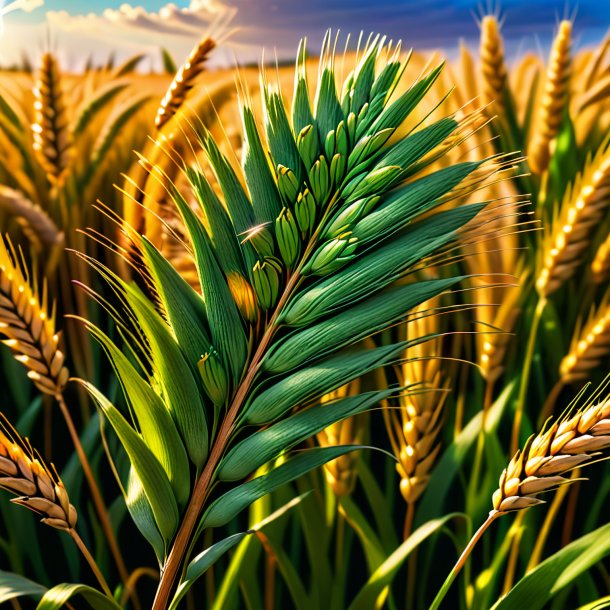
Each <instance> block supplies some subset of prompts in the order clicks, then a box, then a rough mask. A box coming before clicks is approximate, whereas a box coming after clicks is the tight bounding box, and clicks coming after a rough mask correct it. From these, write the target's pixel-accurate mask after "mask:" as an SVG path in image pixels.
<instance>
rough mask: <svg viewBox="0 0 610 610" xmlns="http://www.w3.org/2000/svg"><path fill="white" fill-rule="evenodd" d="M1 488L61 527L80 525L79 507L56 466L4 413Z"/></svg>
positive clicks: (0, 435) (0, 423)
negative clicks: (41, 455) (72, 501)
mask: <svg viewBox="0 0 610 610" xmlns="http://www.w3.org/2000/svg"><path fill="white" fill-rule="evenodd" d="M0 427H1V428H2V429H3V430H4V431H3V430H0V487H2V488H3V489H6V490H8V491H10V492H11V493H13V494H15V495H16V496H18V497H17V498H14V499H13V500H11V502H13V503H14V504H19V505H20V506H25V507H26V508H29V509H30V510H32V511H34V512H35V513H38V514H39V515H41V516H42V523H45V524H46V525H50V526H51V527H54V528H56V529H60V530H70V529H72V528H74V526H75V525H76V519H77V515H76V509H75V508H74V506H72V504H70V501H69V498H68V493H67V491H66V488H65V487H64V485H63V483H62V482H61V479H60V478H59V477H58V476H57V474H56V472H55V469H54V468H52V467H51V468H48V467H47V466H46V465H45V464H44V462H43V461H42V460H41V459H40V458H39V457H38V456H37V455H36V454H35V452H34V451H33V449H32V448H31V447H30V445H29V443H28V442H27V439H26V440H25V441H24V440H23V439H21V438H20V437H19V435H18V434H17V432H16V431H15V430H14V429H13V428H12V426H10V424H9V423H8V422H7V421H6V418H4V416H2V418H1V419H0Z"/></svg>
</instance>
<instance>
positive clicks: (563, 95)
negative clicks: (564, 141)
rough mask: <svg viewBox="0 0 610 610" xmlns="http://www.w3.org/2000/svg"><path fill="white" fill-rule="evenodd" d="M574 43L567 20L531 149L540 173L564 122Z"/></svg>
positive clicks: (557, 42) (531, 160)
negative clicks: (572, 45)
mask: <svg viewBox="0 0 610 610" xmlns="http://www.w3.org/2000/svg"><path fill="white" fill-rule="evenodd" d="M571 44H572V22H571V21H567V20H564V21H562V22H561V23H560V24H559V32H558V33H557V36H556V37H555V40H554V41H553V47H552V49H551V55H550V58H549V65H548V68H547V73H546V84H545V88H544V92H543V95H542V100H541V102H540V108H539V111H538V118H537V121H536V124H535V132H534V134H533V136H532V140H531V144H530V146H529V147H528V157H529V165H530V168H531V169H532V171H534V172H535V173H537V174H541V173H542V172H544V171H545V170H546V168H547V166H548V164H549V159H550V156H551V144H552V142H553V140H554V139H555V138H556V137H557V134H558V133H559V128H560V127H561V123H562V121H563V115H564V111H565V109H566V104H567V98H568V89H569V82H570V73H571Z"/></svg>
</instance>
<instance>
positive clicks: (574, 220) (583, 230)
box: [536, 142, 610, 297]
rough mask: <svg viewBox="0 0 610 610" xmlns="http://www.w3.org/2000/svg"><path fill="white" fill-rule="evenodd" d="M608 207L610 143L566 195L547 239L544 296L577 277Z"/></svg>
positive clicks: (540, 284) (541, 289) (541, 279)
mask: <svg viewBox="0 0 610 610" xmlns="http://www.w3.org/2000/svg"><path fill="white" fill-rule="evenodd" d="M608 204H610V146H608V143H607V142H606V143H605V144H604V145H602V146H601V147H600V149H599V151H598V153H597V154H596V155H595V156H594V157H593V158H592V159H590V160H588V162H587V163H586V165H585V168H584V170H583V171H582V173H581V174H579V176H578V177H577V178H576V180H575V181H574V184H573V185H572V186H571V188H569V189H568V190H567V191H566V194H565V196H564V200H563V202H562V205H561V212H560V214H559V216H558V217H557V218H555V220H554V222H553V223H552V229H551V232H550V234H549V236H548V237H547V238H546V239H545V243H544V246H543V256H542V268H541V270H540V273H539V275H538V279H537V281H536V287H537V289H538V292H539V293H540V295H541V296H543V297H547V296H548V295H550V294H551V293H553V292H554V291H555V290H557V289H558V288H559V287H560V286H561V285H562V284H563V283H564V282H565V281H566V280H568V279H569V278H570V277H571V276H572V275H573V274H574V272H575V270H576V268H577V267H578V265H579V264H580V263H581V259H582V255H583V253H584V252H585V250H586V249H587V248H588V247H589V237H590V235H591V233H592V232H593V230H594V229H595V227H596V225H597V223H598V222H599V220H600V219H601V217H602V212H603V210H604V209H605V208H606V207H607V206H608Z"/></svg>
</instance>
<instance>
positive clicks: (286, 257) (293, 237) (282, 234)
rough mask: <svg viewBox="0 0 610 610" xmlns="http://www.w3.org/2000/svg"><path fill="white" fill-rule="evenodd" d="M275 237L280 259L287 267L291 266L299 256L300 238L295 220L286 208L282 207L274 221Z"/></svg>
mask: <svg viewBox="0 0 610 610" xmlns="http://www.w3.org/2000/svg"><path fill="white" fill-rule="evenodd" d="M275 238H276V240H277V244H278V247H279V249H280V254H281V255H282V260H283V261H284V263H286V266H287V267H291V266H292V265H294V263H295V262H296V260H297V257H298V256H299V251H300V245H301V240H300V238H299V229H298V226H297V222H296V220H295V219H294V216H293V215H292V212H291V211H290V210H289V209H288V208H282V211H281V212H280V215H279V216H278V217H277V220H276V221H275Z"/></svg>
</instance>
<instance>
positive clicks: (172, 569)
mask: <svg viewBox="0 0 610 610" xmlns="http://www.w3.org/2000/svg"><path fill="white" fill-rule="evenodd" d="M298 281H299V274H298V272H295V273H294V274H293V275H292V276H291V278H290V280H289V281H288V284H287V285H286V290H285V291H284V293H283V295H282V297H281V298H280V301H279V302H278V304H277V307H276V309H275V312H274V314H273V316H272V318H271V320H270V322H269V326H268V327H267V330H266V331H265V333H264V334H263V337H262V338H261V342H260V343H259V346H258V348H257V350H256V353H255V354H254V356H253V358H252V361H251V364H250V367H249V369H248V372H247V373H246V376H245V377H244V379H243V381H242V382H241V384H240V385H239V388H238V389H237V392H236V393H235V397H234V398H233V401H232V402H231V406H230V407H229V410H228V411H227V416H226V417H225V418H224V420H223V422H222V425H221V426H220V430H219V431H218V435H217V436H216V439H215V440H214V443H213V445H212V450H211V451H210V455H209V457H208V461H207V462H206V465H205V467H204V469H203V471H202V473H201V475H200V476H199V479H197V482H196V483H195V488H194V489H193V494H192V496H191V499H190V501H189V503H188V506H187V507H186V510H185V512H184V518H183V520H182V523H181V525H180V528H179V529H178V533H177V534H176V538H175V539H174V543H173V545H172V548H171V551H170V553H169V556H168V558H167V561H166V562H165V566H164V567H163V570H162V573H161V580H160V582H159V588H158V589H157V594H156V596H155V600H154V602H153V606H152V610H165V609H166V608H167V604H168V602H169V596H170V594H171V591H172V588H173V586H174V581H175V580H176V576H177V574H178V570H179V568H180V565H181V563H182V559H183V556H184V550H185V549H186V548H187V547H188V544H189V542H190V540H191V536H192V534H193V532H194V531H195V527H196V525H197V521H198V520H199V515H200V514H201V510H202V509H203V505H204V503H205V501H206V499H207V496H208V493H209V491H210V486H211V484H212V481H213V477H214V471H215V470H216V466H217V465H218V463H219V461H220V458H221V457H222V456H223V454H224V451H225V449H226V447H227V445H228V443H229V441H230V439H231V434H232V432H233V426H234V424H235V421H236V419H237V416H238V415H239V411H240V409H241V407H242V406H243V404H244V401H245V400H246V396H247V394H248V390H249V389H250V386H251V385H252V382H253V381H254V377H255V376H256V373H257V372H258V368H259V365H260V363H261V361H262V358H263V356H264V354H265V352H266V350H267V346H268V345H269V342H270V341H271V339H272V337H273V333H274V332H275V323H276V320H277V316H278V314H279V312H280V311H281V310H282V307H283V305H284V304H285V303H286V301H287V300H288V297H289V296H290V293H291V292H292V290H293V288H294V287H295V286H296V284H297V282H298Z"/></svg>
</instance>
